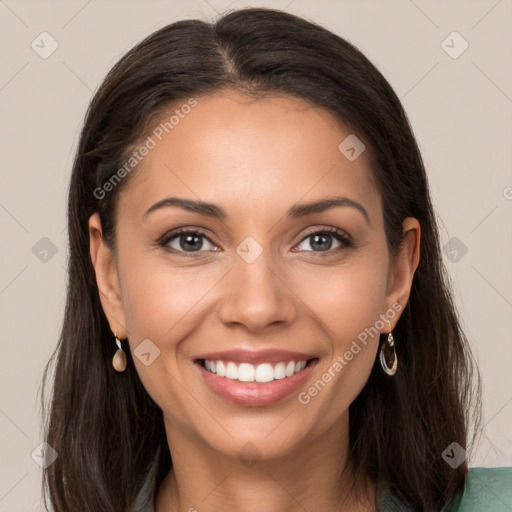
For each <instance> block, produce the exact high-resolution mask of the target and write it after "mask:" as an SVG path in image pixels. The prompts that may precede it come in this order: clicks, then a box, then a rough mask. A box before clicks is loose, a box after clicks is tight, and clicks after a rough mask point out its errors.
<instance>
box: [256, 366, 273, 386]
mask: <svg viewBox="0 0 512 512" xmlns="http://www.w3.org/2000/svg"><path fill="white" fill-rule="evenodd" d="M254 379H255V380H256V382H272V381H273V380H274V368H272V365H271V364H270V363H263V364H259V365H258V366H256V375H255V377H254Z"/></svg>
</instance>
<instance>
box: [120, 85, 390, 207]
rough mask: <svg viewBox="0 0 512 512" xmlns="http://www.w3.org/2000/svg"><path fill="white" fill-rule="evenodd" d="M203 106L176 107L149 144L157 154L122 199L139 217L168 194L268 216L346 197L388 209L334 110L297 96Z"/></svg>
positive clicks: (215, 99) (228, 97)
mask: <svg viewBox="0 0 512 512" xmlns="http://www.w3.org/2000/svg"><path fill="white" fill-rule="evenodd" d="M195 101H196V103H195V106H193V107H187V108H185V107H183V105H188V104H191V103H190V102H188V103H187V100H186V99H185V100H184V101H183V103H182V104H180V103H177V104H175V105H174V106H173V107H172V108H170V109H169V110H168V111H166V112H165V113H164V114H163V115H162V117H161V119H160V120H159V121H158V122H157V123H156V125H155V127H154V128H152V131H151V132H150V133H149V138H148V139H145V141H143V145H144V144H145V145H147V146H148V147H149V146H151V149H150V150H149V151H147V152H146V155H145V156H144V157H143V158H141V160H140V163H139V165H138V168H137V170H136V173H135V175H134V176H133V179H132V180H131V181H130V184H129V186H128V187H127V189H126V190H125V191H123V193H122V195H127V196H128V197H129V199H130V209H131V210H132V211H142V210H143V209H145V208H147V207H149V206H150V205H151V204H153V203H154V202H155V201H158V200H159V199H162V197H165V196H166V195H169V196H170V195H172V196H182V197H187V198H191V199H197V198H200V199H202V200H205V201H209V202H213V203H218V204H220V203H223V204H226V205H229V204H232V205H233V206H234V205H235V203H238V206H239V207H243V208H244V209H245V210H246V211H247V210H253V211H254V213H256V210H258V209H260V210H259V212H260V214H261V213H262V212H261V206H262V205H263V204H265V205H267V206H268V207H269V208H270V207H271V205H273V204H278V203H286V206H290V205H292V204H294V203H295V202H297V201H299V200H301V199H304V200H314V199H317V198H324V197H326V196H327V195H339V194H343V195H347V196H350V197H351V198H352V199H354V200H358V201H360V202H365V204H366V205H367V209H368V210H370V211H371V210H372V209H375V208H377V209H378V208H380V198H379V194H378V191H377V190H376V188H375V186H374V184H373V181H372V179H371V173H370V170H369V167H368V163H367V158H366V155H365V154H364V153H363V154H362V155H361V156H360V157H359V158H357V159H355V160H353V161H351V160H349V159H348V158H347V157H346V156H345V155H344V154H343V153H342V152H341V151H340V149H339V145H340V143H342V141H344V140H345V139H346V138H347V137H348V136H349V135H350V131H349V130H348V129H347V128H346V127H345V126H344V125H343V124H342V123H341V122H340V121H339V120H337V119H335V117H334V116H333V115H332V114H331V113H330V112H329V111H327V110H326V109H322V108H319V107H316V106H314V105H312V104H310V103H309V102H307V101H305V100H302V99H299V98H295V97H291V96H272V97H266V98H262V99H254V98H250V97H248V96H246V95H242V94H240V93H236V92H223V93H219V94H216V95H212V96H202V97H197V98H195ZM192 104H193V103H192ZM180 105H181V107H183V108H181V107H180ZM139 147H140V146H139ZM226 209H228V210H229V207H226ZM370 213H371V212H370ZM374 213H375V214H376V213H377V212H374Z"/></svg>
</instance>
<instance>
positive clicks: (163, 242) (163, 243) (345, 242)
mask: <svg viewBox="0 0 512 512" xmlns="http://www.w3.org/2000/svg"><path fill="white" fill-rule="evenodd" d="M322 234H329V235H332V236H333V238H335V239H336V240H338V242H340V243H341V244H342V245H340V247H337V248H335V249H328V250H326V251H296V252H312V253H317V254H319V255H321V256H323V255H330V254H333V253H337V252H339V251H342V250H343V249H347V248H349V247H353V245H354V244H353V243H352V241H351V240H350V239H349V238H348V237H347V235H346V234H345V232H344V231H341V230H340V229H337V228H324V229H319V230H316V231H311V232H309V233H307V234H306V235H305V236H304V237H303V238H302V240H301V241H300V242H299V244H301V243H302V242H304V241H305V240H306V239H308V238H310V237H312V236H314V235H322ZM178 235H198V236H202V237H204V238H205V239H206V240H208V241H209V242H210V243H211V244H212V245H215V244H214V243H213V242H212V241H211V240H210V239H209V238H208V237H207V236H206V234H205V233H203V232H202V231H199V230H194V229H185V228H178V229H175V230H174V231H171V232H169V233H166V234H165V235H163V236H162V237H161V238H160V239H159V240H157V245H158V246H159V247H162V248H164V249H165V250H167V251H169V252H173V253H175V254H176V253H178V254H186V255H187V257H192V258H196V257H199V256H201V253H202V252H204V251H190V252H189V251H182V250H178V249H174V248H172V247H167V244H168V243H169V242H170V241H171V240H173V239H174V238H176V237H177V236H178Z"/></svg>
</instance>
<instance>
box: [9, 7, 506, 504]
mask: <svg viewBox="0 0 512 512" xmlns="http://www.w3.org/2000/svg"><path fill="white" fill-rule="evenodd" d="M249 5H252V6H272V7H276V8H280V9H285V10H287V11H288V12H291V13H295V14H299V15H303V16H306V17H308V18H310V19H312V20H314V21H316V22H319V23H320V24H322V25H324V26H325V27H327V28H329V29H331V30H333V31H334V32H336V33H338V34H339V35H341V36H342V37H345V38H347V39H349V40H350V41H351V42H353V43H354V44H356V45H357V46H358V47H359V48H360V49H361V50H362V51H363V52H364V53H365V54H366V55H367V56H368V57H369V58H370V59H371V60H372V61H373V62H374V64H375V65H376V66H377V67H378V68H379V69H380V70H381V71H382V73H383V74H384V75H385V76H386V78H387V79H388V80H389V82H390V83H391V85H392V86H393V87H394V89H395V90H396V92H397V94H398V96H399V97H400V98H401V99H402V101H403V104H404V106H405V108H406V110H407V112H408V115H409V116H410V120H411V123H412V126H413V129H414V131H415V134H416V136H417V138H418V141H419V144H420V147H421V149H422V152H423V156H424V159H425V163H426V166H427V170H428V173H429V176H430V183H431V189H432V194H433V198H434V202H435V206H436V209H437V211H438V213H439V215H440V217H441V218H442V219H443V224H444V225H443V227H442V233H441V236H442V241H443V244H445V243H447V242H448V240H449V239H451V238H452V237H457V238H458V239H459V240H460V241H461V242H462V244H464V247H466V248H467V253H466V254H463V252H461V251H460V247H462V246H460V247H459V248H457V249H456V250H457V251H458V253H457V258H454V256H455V253H453V252H452V253H451V255H450V254H448V253H446V254H445V261H446V265H447V267H448V269H449V271H450V273H451V275H452V277H453V282H454V285H455V289H456V300H457V304H458V306H459V308H460V312H461V315H462V318H463V322H464V325H465V328H466V332H467V335H468V337H469V338H470V340H471V343H472V345H473V347H474V348H475V351H476V353H477V357H478V360H479V363H480V368H481V372H482V377H483V388H484V389H483V391H484V395H483V398H484V421H483V423H484V424H485V427H484V431H483V435H482V438H481V442H480V445H479V448H478V450H477V452H476V456H475V457H473V458H472V459H471V460H470V464H471V465H472V466H476V465H483V466H500V465H512V439H511V437H512V436H511V434H510V432H512V428H511V425H512V371H511V362H512V343H511V341H512V340H511V335H510V333H511V331H512V315H511V313H512V272H511V270H510V265H511V262H512V237H511V219H512V217H511V212H512V173H511V170H512V158H511V151H510V146H511V140H512V70H511V66H510V63H511V62H512V40H511V39H512V35H511V34H512V32H511V31H510V27H511V26H512V2H511V1H510V0H501V1H496V0H489V1H487V0H485V1H483V0H480V1H464V2H462V1H460V2H459V1H427V0H415V1H412V0H400V1H389V0H387V1H385V2H384V1H380V2H378V1H376V0H373V1H336V2H335V1H326V0H323V1H322V0H309V1H308V0H292V1H290V0H282V1H281V0H280V1H275V2H270V1H268V2H244V1H232V2H228V1H227V0H208V2H207V1H206V0H196V1H195V2H193V1H170V0H167V1H148V2H143V1H125V2H122V1H100V0H92V1H61V2H56V1H54V2H49V1H37V2H36V1H21V0H18V1H15V0H0V14H1V30H0V38H1V43H2V47H3V48H4V50H3V51H2V61H3V62H2V65H1V77H0V109H1V119H2V128H1V131H2V134H1V149H2V186H1V192H0V223H1V229H2V239H3V240H4V242H3V243H2V249H1V250H2V265H1V275H0V307H1V315H2V323H1V337H2V338H1V339H2V341H1V354H0V367H1V371H0V393H1V394H0V434H1V435H0V451H1V453H0V460H1V461H2V467H1V470H0V511H9V512H16V511H28V510H40V509H41V508H40V507H41V506H40V503H39V498H40V473H41V470H40V468H39V466H38V465H37V464H36V463H35V462H34V461H33V460H32V458H31V452H32V451H33V450H34V449H35V448H36V447H37V446H38V445H39V444H40V443H41V441H42V439H41V433H40V430H39V404H38V397H37V392H38V390H39V386H40V381H41V376H42V371H43V367H44V364H45V362H46V360H47V359H48V356H49V354H50V352H51V350H52V349H53V348H54V346H55V343H56V341H57V337H58V334H59V330H60V324H61V320H62V314H63V308H64V301H65V286H66V274H65V265H66V251H67V242H66V230H65V226H66V218H65V201H66V191H67V186H68V178H69V174H70V168H71V164H72V158H73V154H74V151H75V147H76V143H77V138H78V133H79V130H80V127H81V123H82V120H83V116H84V114H85V110H86V107H87V105H88V102H89V100H90V98H91V95H92V91H94V90H95V88H96V87H97V86H98V84H99V83H100V81H101V79H102V78H103V76H104V75H105V73H106V72H107V71H108V70H109V69H110V67H111V66H112V65H113V64H114V63H115V62H116V61H117V60H118V58H119V57H120V56H121V54H122V53H123V52H124V51H126V50H127V49H129V48H130V47H131V46H132V45H134V43H136V42H137V41H139V40H140V39H141V38H143V37H144V36H146V35H147V34H149V33H150V32H152V31H154V30H156V29H158V28H160V27H162V26H164V25H166V24H168V23H170V22H173V21H175V20H178V19H183V18H203V19H204V18H206V19H212V18H213V17H214V16H216V15H217V13H216V11H219V12H221V11H223V10H224V9H226V8H228V7H230V8H236V7H242V6H249ZM43 31H47V32H49V33H50V34H51V36H52V37H53V38H54V39H55V40H56V41H57V43H58V48H57V50H56V51H55V52H54V53H53V54H52V55H51V56H49V57H48V58H47V59H43V58H41V57H40V56H39V55H38V54H37V53H36V52H35V51H34V50H33V49H32V48H31V43H32V41H34V40H35V39H36V38H37V37H38V35H39V34H40V33H41V32H43ZM453 31H457V32H459V33H460V35H461V36H462V37H463V38H464V40H466V41H467V42H468V43H469V47H468V48H467V50H466V51H465V52H464V53H462V55H460V56H459V57H458V58H456V59H454V58H452V57H450V56H449V55H448V54H447V53H446V52H445V51H444V49H443V47H442V46H441V43H442V41H443V40H445V38H446V37H447V36H448V35H449V34H451V33H452V32H453ZM452 39H453V36H452V38H451V39H450V38H449V39H448V44H450V45H451V46H453V47H454V48H453V49H452V50H451V51H456V50H458V49H460V48H462V46H461V44H462V43H463V42H462V41H461V40H457V39H453V41H454V43H451V42H450V41H451V40H452ZM36 42H37V39H36ZM46 48H48V46H46ZM6 50H7V51H6ZM43 237H47V238H48V239H49V240H50V241H51V243H52V244H53V245H54V246H55V249H56V250H57V252H56V253H55V255H53V256H52V253H51V251H50V252H49V253H48V255H47V261H41V260H40V258H41V257H42V254H41V253H40V252H39V257H37V256H36V255H37V254H38V250H39V251H41V247H43V248H44V247H45V244H48V241H42V242H40V240H41V239H42V238H43ZM38 243H39V244H42V245H36V244H38ZM34 246H35V247H36V249H34V252H35V253H36V254H34V252H33V247H34ZM454 248H455V245H452V246H451V249H452V250H453V249H454ZM461 255H462V257H461ZM457 259H458V261H457Z"/></svg>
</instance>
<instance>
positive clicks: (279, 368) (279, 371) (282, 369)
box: [274, 363, 286, 379]
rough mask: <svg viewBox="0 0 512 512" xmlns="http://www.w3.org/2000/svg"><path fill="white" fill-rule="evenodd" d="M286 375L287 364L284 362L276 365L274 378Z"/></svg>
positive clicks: (281, 377) (282, 377)
mask: <svg viewBox="0 0 512 512" xmlns="http://www.w3.org/2000/svg"><path fill="white" fill-rule="evenodd" d="M285 377H286V366H285V364H284V363H277V364H276V365H275V366H274V379H284V378H285Z"/></svg>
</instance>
